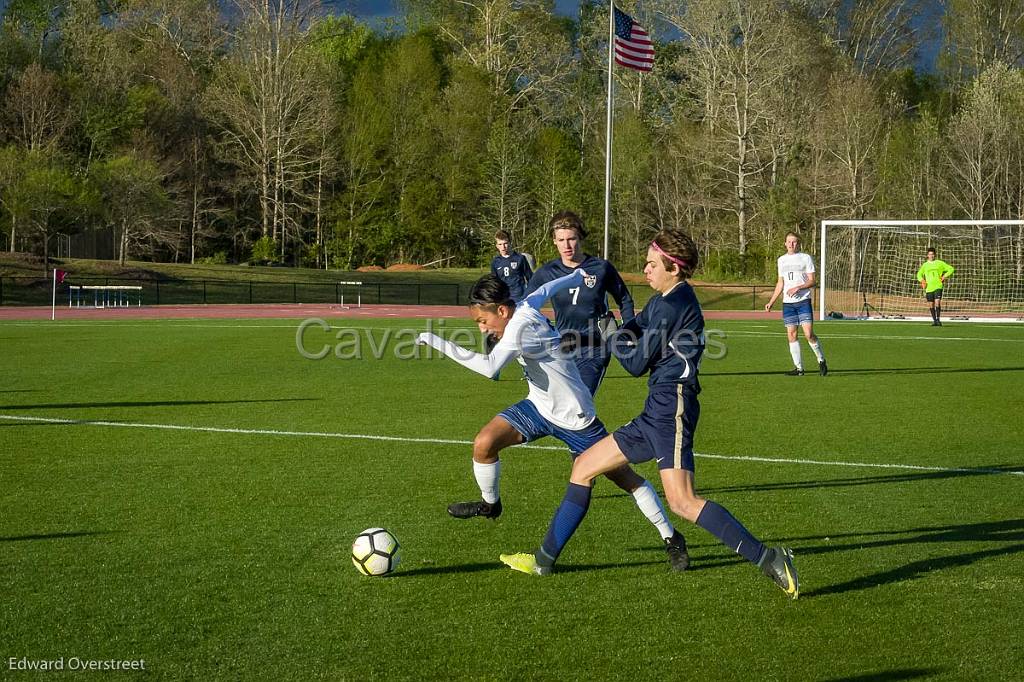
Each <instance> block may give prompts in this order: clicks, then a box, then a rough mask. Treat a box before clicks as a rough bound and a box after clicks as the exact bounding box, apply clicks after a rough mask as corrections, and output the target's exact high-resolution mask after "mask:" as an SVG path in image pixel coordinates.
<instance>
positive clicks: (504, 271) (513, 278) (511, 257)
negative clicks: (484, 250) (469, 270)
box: [491, 230, 533, 303]
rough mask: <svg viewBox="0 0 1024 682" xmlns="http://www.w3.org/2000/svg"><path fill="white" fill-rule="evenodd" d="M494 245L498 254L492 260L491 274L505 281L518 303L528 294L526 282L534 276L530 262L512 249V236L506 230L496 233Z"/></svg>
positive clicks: (513, 298)
mask: <svg viewBox="0 0 1024 682" xmlns="http://www.w3.org/2000/svg"><path fill="white" fill-rule="evenodd" d="M494 246H495V248H497V249H498V255H497V256H495V257H494V258H493V260H491V274H492V275H494V276H495V277H497V278H498V279H500V280H501V281H502V282H504V283H505V286H507V287H508V290H509V293H510V294H511V296H512V300H513V301H515V302H517V303H518V302H519V301H521V300H523V298H524V297H525V296H526V283H527V282H529V281H530V277H532V276H533V270H531V269H530V262H529V261H528V260H527V259H526V256H524V255H523V254H521V253H516V252H515V251H513V250H512V238H511V237H510V236H509V233H508V232H506V231H505V230H498V232H496V233H495V234H494Z"/></svg>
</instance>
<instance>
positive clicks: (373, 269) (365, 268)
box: [356, 265, 384, 272]
mask: <svg viewBox="0 0 1024 682" xmlns="http://www.w3.org/2000/svg"><path fill="white" fill-rule="evenodd" d="M383 269H384V268H382V267H381V266H379V265H364V266H362V267H360V268H356V272H379V271H381V270H383Z"/></svg>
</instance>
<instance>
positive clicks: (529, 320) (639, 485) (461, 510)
mask: <svg viewBox="0 0 1024 682" xmlns="http://www.w3.org/2000/svg"><path fill="white" fill-rule="evenodd" d="M586 276H587V273H585V272H583V271H581V270H577V271H574V272H572V273H570V274H569V275H566V276H565V277H561V278H559V279H557V280H554V281H552V282H548V283H547V284H545V285H544V286H542V287H540V288H539V289H538V290H537V291H534V292H533V293H531V294H530V295H529V296H527V297H526V298H525V299H523V300H522V301H520V302H519V304H516V303H515V302H514V301H512V300H511V299H510V295H509V291H508V287H506V286H505V284H504V283H503V282H502V281H501V280H499V279H498V278H497V277H494V276H493V275H489V276H487V277H483V278H481V279H480V280H479V281H478V282H477V283H476V285H474V287H473V291H472V293H471V294H470V315H471V316H472V317H473V320H474V321H475V322H476V323H477V325H478V326H479V328H480V331H481V332H484V333H485V334H493V335H494V337H495V338H497V339H498V341H497V344H496V345H495V347H494V349H493V350H492V351H491V352H490V353H489V354H487V355H481V354H479V353H474V352H472V351H469V350H467V349H465V348H463V347H461V346H458V345H456V344H454V343H452V342H451V341H446V340H445V339H442V338H440V337H438V336H436V335H434V334H420V335H419V337H418V338H417V342H418V343H421V344H426V345H430V346H431V347H432V348H435V349H437V350H438V351H441V352H442V353H444V354H445V355H446V356H448V357H449V358H451V359H452V360H454V361H455V362H457V363H459V364H460V365H462V366H464V367H466V368H467V369H471V370H473V371H474V372H478V373H479V374H482V375H484V376H486V377H493V376H495V375H497V373H498V372H500V371H501V368H502V367H503V366H504V365H505V364H507V363H508V362H511V361H512V360H517V361H518V362H519V364H520V365H521V366H522V367H523V370H524V372H525V374H526V378H527V381H528V382H529V383H528V386H529V394H528V395H527V397H526V399H525V400H521V401H519V402H518V403H516V404H515V405H512V406H511V407H509V408H507V409H505V410H503V411H502V412H500V413H499V414H498V415H497V416H496V417H494V418H493V419H491V421H490V422H488V423H487V424H486V425H485V426H484V427H483V428H482V429H481V430H480V432H479V433H478V434H477V436H476V438H475V439H474V441H473V475H474V477H475V478H476V481H477V485H478V486H479V487H480V494H481V496H482V497H483V500H481V501H474V502H456V503H454V504H451V505H449V507H448V513H449V514H451V515H452V516H454V517H456V518H460V519H468V518H473V517H476V516H480V517H484V518H490V519H495V518H497V517H498V516H500V515H501V512H502V504H501V497H500V494H499V490H498V482H499V478H500V473H501V461H500V460H499V453H500V452H501V450H503V449H504V448H506V447H510V446H513V445H518V444H520V443H528V442H530V441H532V440H536V439H538V438H543V437H544V436H553V437H555V438H557V439H559V440H561V441H562V442H563V443H565V444H566V445H568V446H569V451H570V453H571V454H572V456H573V457H575V456H577V455H578V454H579V453H581V452H583V451H584V450H586V449H587V448H588V447H590V446H591V445H593V444H594V443H596V442H598V441H599V440H601V439H602V438H604V437H605V436H606V435H608V432H607V431H606V430H605V428H604V424H602V423H601V420H600V419H598V418H597V415H596V413H595V411H594V400H593V397H592V396H591V395H590V392H589V391H588V390H587V387H586V386H584V385H583V382H582V380H581V379H580V376H579V372H578V371H577V369H576V366H575V364H573V362H572V361H571V360H570V359H569V357H568V356H567V355H566V353H564V352H563V351H562V349H561V347H560V344H561V338H560V337H559V335H558V333H557V332H556V331H555V330H554V329H553V328H552V326H551V322H550V321H549V320H548V319H547V318H546V317H544V315H542V314H541V313H540V312H539V310H540V308H541V306H542V305H543V304H544V302H545V301H546V300H547V299H548V298H549V297H550V296H551V295H554V294H556V293H557V292H558V291H560V290H562V289H564V288H567V287H571V286H578V285H579V284H580V283H581V282H582V281H583V280H584V279H585V277H586ZM605 476H606V477H607V478H608V479H609V480H611V481H612V482H614V483H615V484H616V485H617V486H619V487H620V488H621V489H622V490H624V491H626V492H628V493H629V494H630V495H632V497H633V499H634V501H635V502H636V504H637V506H638V507H639V508H640V511H641V512H642V513H643V514H644V515H645V516H646V517H647V519H648V520H649V521H650V522H651V523H652V524H654V526H655V527H656V528H657V529H658V532H659V533H660V534H661V537H662V541H663V542H664V544H665V551H666V552H667V553H668V558H669V563H670V565H671V566H672V568H674V569H675V570H677V571H682V570H685V569H686V567H687V566H688V565H689V556H688V555H687V554H686V542H685V540H684V539H683V537H682V534H680V533H679V532H678V531H676V530H675V528H673V527H672V524H671V523H670V522H669V520H668V515H667V514H666V513H665V509H664V507H663V506H662V504H661V500H660V499H659V498H658V494H657V492H655V490H654V487H653V486H652V485H651V484H650V483H649V482H648V481H646V480H644V478H643V477H642V476H640V475H638V474H637V473H636V472H634V471H633V470H632V469H631V468H630V467H629V465H628V464H625V463H623V465H622V466H620V467H617V468H615V469H614V470H609V471H607V472H605Z"/></svg>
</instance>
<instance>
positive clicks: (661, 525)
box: [633, 481, 675, 540]
mask: <svg viewBox="0 0 1024 682" xmlns="http://www.w3.org/2000/svg"><path fill="white" fill-rule="evenodd" d="M633 499H634V500H636V506H638V507H640V511H642V512H643V513H644V516H646V517H647V520H648V521H650V522H651V523H653V524H654V527H655V528H657V529H658V532H659V533H661V537H662V539H663V540H668V539H669V538H670V537H672V535H673V534H674V533H675V528H673V527H672V524H671V523H670V522H669V520H668V515H667V514H666V513H665V507H664V506H662V504H661V498H660V497H658V493H657V492H655V490H654V486H653V485H651V482H650V481H644V483H643V485H641V486H640V487H639V488H637V489H636V490H634V491H633Z"/></svg>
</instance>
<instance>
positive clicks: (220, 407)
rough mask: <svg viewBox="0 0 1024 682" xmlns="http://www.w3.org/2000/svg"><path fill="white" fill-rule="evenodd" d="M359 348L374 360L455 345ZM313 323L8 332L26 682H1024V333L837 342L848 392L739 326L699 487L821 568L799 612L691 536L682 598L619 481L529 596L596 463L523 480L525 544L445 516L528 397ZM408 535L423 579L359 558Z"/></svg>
mask: <svg viewBox="0 0 1024 682" xmlns="http://www.w3.org/2000/svg"><path fill="white" fill-rule="evenodd" d="M335 324H344V325H345V326H347V327H350V328H351V327H355V328H357V329H359V330H361V332H362V333H364V334H367V333H368V334H370V335H372V337H373V343H374V344H380V343H382V342H383V336H384V334H385V333H386V332H388V333H391V334H394V333H395V332H396V330H398V329H399V328H406V327H407V328H410V329H415V330H421V329H422V328H423V322H422V321H419V322H403V321H400V320H389V321H367V322H356V323H350V322H348V321H338V322H335ZM459 326H466V325H464V324H463V323H461V322H458V321H447V322H446V324H445V327H446V328H447V329H449V330H452V329H455V328H456V327H459ZM296 327H297V321H288V320H278V321H273V320H259V321H245V320H238V321H230V320H226V321H202V322H195V321H138V322H131V323H125V322H103V321H96V322H88V323H87V322H66V323H61V322H58V323H28V322H22V323H15V322H3V323H0V348H2V349H3V368H4V371H3V372H2V375H0V376H2V377H3V378H2V384H0V403H2V405H0V509H2V510H3V513H2V514H0V582H2V584H3V586H4V591H3V599H2V601H0V657H2V660H0V666H2V667H0V671H2V674H0V677H3V678H5V679H31V678H33V677H38V678H48V677H49V673H30V672H19V671H18V670H12V669H11V665H12V661H11V659H14V661H13V662H14V663H17V662H18V661H21V660H22V659H27V660H32V661H37V660H53V659H58V658H61V657H63V658H64V659H65V660H66V661H67V660H69V659H71V658H72V657H78V658H79V659H83V660H108V659H143V660H144V661H145V673H144V674H146V675H148V676H149V677H152V678H157V679H203V680H208V679H229V680H234V679H286V680H309V679H329V680H366V679H389V680H390V679H410V680H418V679H457V680H477V679H480V680H506V679H551V680H575V679H592V680H603V679H630V680H637V679H658V680H684V679H694V680H722V679H728V680H759V679H777V680H783V679H785V680H868V679H881V680H904V679H950V680H960V679H972V680H997V679H998V680H1003V679H1012V678H1019V676H1020V675H1021V671H1022V670H1024V621H1022V617H1021V611H1020V605H1021V604H1022V603H1024V504H1022V500H1024V475H1021V472H1022V471H1024V455H1022V447H1021V442H1022V440H1024V426H1022V421H1021V400H1020V386H1021V379H1022V377H1024V327H1021V326H996V325H966V324H963V325H958V324H948V325H947V326H945V327H942V328H941V329H933V328H932V327H930V326H925V325H923V324H917V325H914V324H906V323H904V324H899V323H878V324H873V323H862V324H857V323H849V322H847V323H842V322H833V323H824V324H820V325H818V327H817V329H818V332H819V334H820V335H821V338H822V340H823V344H824V347H825V350H826V353H827V354H828V356H829V364H830V366H831V367H832V370H833V371H832V374H830V375H829V376H828V377H826V378H821V377H818V376H816V375H809V376H805V377H801V378H794V377H786V376H782V375H781V372H783V371H785V370H786V369H788V364H789V359H788V351H787V348H786V342H785V337H784V332H783V330H782V329H781V327H780V326H779V325H778V323H777V322H772V323H753V322H709V327H712V328H716V329H720V330H722V333H723V334H724V337H720V340H724V343H725V346H726V348H727V352H726V354H725V357H724V358H723V359H719V360H712V359H708V360H705V362H704V365H703V367H702V375H703V379H702V382H703V386H704V392H703V393H702V395H701V400H702V415H701V422H700V427H699V429H698V433H697V450H698V452H700V453H703V455H704V456H701V457H699V458H698V459H697V482H698V486H699V488H700V489H701V490H702V491H703V493H704V494H705V495H706V496H708V497H709V498H711V499H714V500H716V501H718V502H719V503H722V504H724V505H725V506H727V507H728V508H729V509H730V510H731V511H732V512H733V514H734V515H736V516H737V517H738V518H740V519H741V520H743V521H744V522H745V523H746V525H747V526H748V527H749V528H750V529H751V531H753V532H754V533H755V534H756V535H758V536H759V537H761V538H762V539H764V540H765V541H766V542H769V543H771V544H779V543H785V544H788V545H791V546H792V547H793V548H794V550H795V554H796V563H797V567H798V568H799V570H800V576H801V582H802V595H801V597H800V599H799V600H798V601H795V602H792V601H789V600H788V599H787V598H786V597H785V595H783V594H782V592H781V591H780V590H778V588H776V587H775V586H774V585H773V584H772V583H770V582H769V581H768V580H767V579H766V578H764V577H763V576H761V575H760V574H759V573H758V572H757V571H755V570H754V569H753V568H752V567H751V566H750V565H748V564H746V563H745V562H743V561H742V560H741V559H739V558H738V557H737V556H735V555H734V554H732V553H731V552H730V551H728V550H727V549H725V548H723V547H722V546H721V545H719V544H718V543H717V542H716V541H715V540H714V538H713V537H712V536H711V535H709V534H708V533H706V532H705V531H703V530H702V529H699V528H695V527H692V526H691V527H683V528H682V529H683V530H684V532H686V535H687V537H688V539H689V543H690V552H691V556H692V558H693V566H692V568H691V570H690V571H688V572H686V573H684V574H673V573H671V572H669V570H668V566H667V563H666V562H665V558H664V551H663V549H662V548H661V546H660V540H659V539H658V537H657V535H656V533H655V532H654V530H653V529H652V528H651V527H650V526H649V524H648V523H647V522H646V520H644V519H643V518H642V517H641V516H640V515H639V513H638V512H637V511H636V508H635V506H634V504H633V502H632V499H631V498H628V497H626V496H624V495H623V494H621V493H620V492H619V491H618V490H617V489H616V488H614V486H611V485H610V484H608V483H607V482H604V483H601V484H599V486H598V489H597V491H596V492H595V497H594V502H593V504H592V506H591V510H590V514H589V515H588V517H587V519H586V520H585V521H584V523H583V525H582V526H581V528H580V530H579V532H578V533H577V535H576V536H575V537H574V538H573V540H572V542H571V543H570V544H569V545H568V547H567V549H566V552H565V554H564V555H563V558H562V562H561V563H560V567H561V570H560V571H559V572H557V573H556V574H554V575H553V576H551V577H549V578H543V579H542V578H535V577H530V576H525V575H521V574H518V573H513V572H511V571H509V570H507V569H506V568H505V567H503V566H502V565H501V564H500V563H499V562H498V560H497V557H498V554H499V553H501V552H508V551H524V550H529V549H532V548H533V547H534V546H535V545H536V544H537V543H539V541H540V539H541V537H542V535H543V533H544V531H545V529H546V526H547V523H548V520H549V518H550V515H551V513H552V512H553V510H554V508H555V506H556V505H557V503H558V501H559V500H560V499H561V495H562V492H563V491H564V488H565V483H566V479H567V475H568V468H569V458H568V456H567V454H565V453H564V452H562V451H559V450H558V449H557V448H554V446H555V445H556V443H554V442H553V441H550V440H547V441H541V442H540V443H538V445H541V446H547V448H546V449H542V448H536V449H519V450H514V451H511V452H508V453H506V456H505V457H504V458H503V462H504V466H503V476H502V498H503V502H504V504H505V514H504V515H503V516H502V517H501V519H500V520H498V521H497V522H487V521H482V520H476V519H474V520H471V521H457V520H454V519H451V518H449V517H448V516H447V514H446V513H445V506H446V504H447V503H449V502H451V501H455V500H464V499H473V498H474V497H476V496H477V495H478V492H477V490H476V486H475V484H474V482H473V479H472V474H471V468H470V455H469V450H470V448H469V446H468V445H466V444H464V443H465V442H468V441H470V440H471V439H472V438H473V435H474V434H475V432H476V430H477V429H478V428H479V427H480V426H481V425H482V424H484V423H485V422H486V421H487V420H488V419H490V418H491V416H493V415H494V414H495V413H496V412H497V411H499V410H500V409H502V408H504V407H505V406H507V405H508V404H510V403H512V402H514V401H516V400H518V399H520V398H521V397H522V396H523V395H524V394H525V390H526V386H525V385H524V384H523V383H522V382H521V381H519V380H518V370H516V369H514V368H512V369H510V370H508V371H506V372H505V375H504V377H503V380H502V381H500V382H498V383H494V382H491V381H488V380H486V379H484V378H482V377H479V376H477V375H474V374H471V373H469V372H467V371H466V370H463V369H462V368H461V367H459V366H457V365H456V364H454V363H452V362H450V361H449V360H446V359H441V358H435V359H432V360H428V359H420V360H401V361H400V360H397V359H395V358H394V357H393V356H392V354H391V353H385V357H384V359H382V360H375V359H373V358H372V357H369V355H370V348H369V345H370V344H369V342H366V343H365V344H364V352H365V354H366V356H367V357H366V358H364V359H362V360H339V359H337V358H336V357H335V356H333V355H329V356H328V357H327V358H325V359H323V360H321V361H313V360H308V359H304V358H303V357H301V356H300V355H299V353H298V351H297V349H296V345H295V337H296ZM389 330H390V332H389ZM336 333H337V330H332V331H331V332H329V333H326V332H323V331H320V330H313V331H310V332H309V333H308V334H307V335H306V338H305V341H306V347H307V348H309V349H314V350H315V349H318V348H320V347H321V346H323V345H324V344H331V345H333V344H336V343H338V341H337V339H336V337H335V334H336ZM365 338H366V337H365V336H364V340H365ZM424 352H425V351H424ZM804 353H805V362H806V361H807V360H810V359H811V355H810V351H809V350H808V349H807V348H806V346H805V347H804ZM644 395H645V382H644V381H643V380H637V379H631V378H628V377H627V376H626V375H625V373H624V372H623V371H622V370H621V368H619V367H618V366H617V365H615V364H614V363H613V365H612V368H611V370H610V373H609V375H608V377H607V379H606V381H605V383H604V385H603V386H602V388H601V391H600V393H599V394H598V399H597V404H598V412H599V414H600V415H601V417H602V419H603V420H604V421H605V423H606V424H608V426H609V427H612V428H614V427H617V426H619V425H621V424H623V423H625V422H626V421H628V420H629V419H630V418H631V417H632V416H634V415H635V414H636V412H638V410H639V409H640V407H641V405H642V403H643V398H644ZM97 422H104V423H102V424H101V423H97ZM171 427H175V428H171ZM178 427H180V428H178ZM204 429H205V430H204ZM271 431H276V432H278V433H271ZM348 436H352V437H348ZM361 436H365V437H361ZM371 437H387V438H392V439H394V440H373V439H371ZM403 439H407V440H403ZM446 439H448V440H454V441H459V442H456V443H450V442H441V441H444V440H446ZM915 467H921V468H915ZM640 470H641V473H643V474H644V475H646V476H648V477H650V478H653V479H656V478H657V473H656V469H655V468H654V465H653V464H647V465H644V466H643V467H642V468H641V469H640ZM657 485H658V484H657V483H656V486H657ZM377 525H381V526H385V527H387V528H389V529H391V530H392V531H393V532H394V533H395V534H396V535H397V537H398V538H399V540H400V541H401V542H402V552H403V563H402V565H401V566H400V567H399V569H398V571H397V572H396V573H395V574H394V575H392V576H390V577H387V578H383V579H380V578H365V577H362V576H360V575H359V574H357V572H356V570H355V569H354V568H353V566H352V564H351V562H350V560H349V545H350V543H351V541H352V538H353V537H354V536H355V535H356V534H357V533H358V532H359V531H361V530H363V529H364V528H367V527H370V526H377ZM135 674H139V673H135ZM118 675H119V678H123V677H124V675H126V673H119V674H118ZM111 676H113V675H112V674H111Z"/></svg>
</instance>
